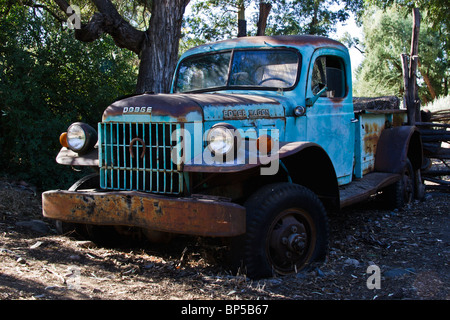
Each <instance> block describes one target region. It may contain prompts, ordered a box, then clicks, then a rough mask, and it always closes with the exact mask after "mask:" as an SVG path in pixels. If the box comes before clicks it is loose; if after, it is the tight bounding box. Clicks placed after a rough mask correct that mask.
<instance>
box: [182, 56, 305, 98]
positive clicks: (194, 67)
mask: <svg viewBox="0 0 450 320" xmlns="http://www.w3.org/2000/svg"><path fill="white" fill-rule="evenodd" d="M230 61H231V63H230ZM299 62H300V55H299V54H298V53H297V52H295V51H293V50H287V49H281V50H280V49H278V50H275V49H273V50H267V49H266V50H235V51H233V52H232V51H225V52H220V53H213V54H204V55H199V56H193V57H188V58H186V59H184V60H183V61H182V62H181V63H180V66H179V68H178V74H177V78H176V81H175V87H174V91H175V92H190V91H210V90H219V89H220V90H223V89H228V88H229V89H272V90H278V89H290V88H292V87H293V86H294V85H295V83H296V81H297V78H298V76H297V74H298V68H299V65H300V63H299Z"/></svg>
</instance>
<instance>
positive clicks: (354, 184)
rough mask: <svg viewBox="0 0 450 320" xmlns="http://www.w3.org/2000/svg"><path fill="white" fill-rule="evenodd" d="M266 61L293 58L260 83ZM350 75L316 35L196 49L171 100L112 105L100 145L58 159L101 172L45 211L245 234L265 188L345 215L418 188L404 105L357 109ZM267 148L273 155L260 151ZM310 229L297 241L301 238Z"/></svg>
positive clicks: (83, 221) (52, 195) (344, 57)
mask: <svg viewBox="0 0 450 320" xmlns="http://www.w3.org/2000/svg"><path fill="white" fill-rule="evenodd" d="M260 55H266V56H270V57H272V56H273V57H275V58H273V59H275V60H276V59H278V58H276V56H277V55H280V56H281V57H285V58H286V59H287V60H286V61H288V62H286V63H285V65H284V66H283V61H284V60H282V59H281V60H280V59H278V60H276V61H277V62H276V63H274V64H273V65H270V66H263V67H265V69H264V70H263V72H265V74H269V73H272V76H270V77H269V76H267V77H266V78H265V79H264V78H263V76H261V77H260V78H259V80H258V81H259V82H258V81H257V80H254V79H255V78H256V77H257V76H258V77H259V76H260V73H261V72H260V71H258V70H256V69H253V70H251V71H250V72H245V71H244V70H246V69H245V68H246V67H248V66H249V65H251V64H252V63H254V61H255V59H256V58H258V57H259V56H260ZM202 59H203V60H202ZM221 59H222V60H223V61H224V62H223V63H222V62H221V64H220V65H219V64H218V62H217V61H222V60H221ZM258 59H259V58H258ZM271 59H272V58H271ZM211 61H213V62H211ZM280 61H281V62H280ZM207 63H211V65H207ZM255 64H256V63H255ZM205 65H206V67H205ZM269 67H270V68H269ZM237 68H240V69H239V70H238V71H236V70H237ZM255 68H256V67H255ZM280 68H281V69H280ZM283 68H284V69H283ZM216 69H217V70H216ZM280 70H282V71H280ZM286 70H287V71H286ZM351 70H352V69H351V62H350V56H349V53H348V50H347V48H346V47H345V46H344V45H342V44H341V43H339V42H336V41H333V40H330V39H327V38H323V37H317V36H277V37H248V38H238V39H233V40H226V41H221V42H217V43H213V44H207V45H203V46H199V47H196V48H193V49H191V50H189V51H187V52H186V53H184V54H183V56H182V57H181V59H180V62H179V64H178V66H177V70H176V72H175V75H174V80H173V83H172V90H171V92H170V93H168V94H152V93H144V94H140V95H133V96H131V97H127V98H124V99H121V100H118V101H116V102H114V103H112V104H111V105H110V106H109V107H108V108H107V109H106V110H105V112H104V114H103V118H102V121H101V122H100V123H99V124H98V127H97V128H96V129H97V134H98V144H97V145H96V146H95V148H93V149H92V150H90V151H89V152H86V153H85V154H79V153H77V152H74V151H73V150H70V148H67V147H64V148H62V150H61V152H60V154H59V155H58V158H57V161H58V162H59V163H61V164H65V165H84V166H91V167H93V168H95V170H96V171H98V175H94V176H93V177H90V178H89V179H85V180H83V181H81V182H79V183H78V184H77V185H76V187H73V188H72V189H71V190H68V191H60V190H53V191H48V192H46V193H44V194H43V210H44V216H46V217H49V218H52V219H55V220H58V221H63V222H65V223H75V224H77V225H115V226H128V227H135V228H140V229H143V230H147V231H148V232H150V231H154V232H162V233H174V234H192V235H200V236H214V237H238V236H243V235H245V234H246V233H248V232H249V229H248V221H249V216H248V215H249V208H248V206H246V203H247V200H248V199H249V198H250V197H251V196H252V194H255V193H256V192H258V189H259V188H260V187H263V186H264V185H270V184H273V183H287V184H295V185H301V186H302V187H305V188H307V189H308V190H310V191H311V192H312V193H314V194H315V195H316V196H317V197H318V199H320V201H321V202H323V203H324V204H329V205H330V206H332V207H335V208H337V209H340V208H342V207H344V206H347V205H350V204H353V203H356V202H360V201H363V200H365V199H367V198H369V197H370V196H372V195H374V194H376V193H377V192H379V191H382V190H385V189H386V188H389V187H392V186H395V185H398V184H399V183H402V181H403V180H405V181H406V182H405V184H407V183H409V182H408V181H407V180H408V179H409V180H411V179H413V178H412V174H409V175H408V177H407V179H405V175H404V173H405V169H404V168H405V165H406V164H410V166H411V167H412V171H411V172H416V173H417V172H419V169H420V166H421V163H422V156H421V154H422V150H421V141H420V135H419V134H418V132H417V130H416V129H415V128H414V127H411V126H408V125H406V124H407V118H406V112H405V111H404V110H400V109H394V110H374V109H371V110H367V109H366V110H355V109H354V104H353V96H352V74H351V72H352V71H351ZM235 71H236V72H235ZM189 72H190V73H189ZM202 72H203V73H202ZM199 73H201V74H200V77H199ZM207 73H208V74H209V73H213V74H218V76H217V78H216V79H213V78H212V77H211V75H209V78H207V76H206V74H207ZM261 74H262V73H261ZM274 74H275V76H273V75H274ZM280 74H282V76H283V77H285V79H280V77H279V75H280ZM197 78H198V79H197ZM222 78H223V79H222ZM286 79H290V80H286ZM196 81H198V83H199V84H198V86H197V84H196ZM208 81H209V82H210V83H213V84H212V85H211V84H205V83H207V82H208ZM255 81H256V82H255ZM323 81H324V82H325V83H323ZM196 86H197V87H196ZM217 126H222V129H221V130H223V131H217V136H219V138H217V139H219V140H215V141H216V142H217V143H218V145H219V146H221V147H222V146H223V147H228V145H227V143H229V142H227V141H228V140H225V138H224V137H223V136H221V135H225V134H226V133H227V132H228V131H227V132H225V131H226V128H228V129H230V128H232V131H233V132H234V133H236V135H235V136H234V139H235V140H234V144H233V143H231V144H232V146H231V147H232V148H234V149H233V151H234V152H233V154H232V155H231V156H228V155H227V157H225V156H223V157H219V158H220V159H218V158H217V157H215V155H216V153H215V151H214V152H213V151H212V149H211V148H210V146H209V147H208V143H211V141H208V137H209V135H208V133H209V132H211V131H212V130H213V129H214V128H216V127H217ZM236 137H237V138H236ZM220 139H224V140H220ZM236 139H239V142H237V141H238V140H236ZM263 142H264V143H266V144H267V143H269V144H270V147H269V150H267V149H265V150H260V149H259V146H260V145H262V143H263ZM270 169H273V170H270ZM264 170H266V171H264ZM93 187H94V188H93ZM403 187H405V186H404V185H403ZM413 187H414V188H415V187H416V186H413ZM111 211H113V212H111ZM269 224H270V223H269ZM302 228H303V227H302ZM295 229H297V227H296V228H295ZM306 229H308V228H306ZM306 233H307V232H306V231H305V235H304V236H303V235H302V236H300V235H299V234H298V233H293V234H292V235H291V238H296V239H297V240H296V242H295V243H300V242H301V241H300V240H299V239H300V238H301V237H303V238H305V237H306ZM272 237H273V236H272ZM309 237H312V236H311V235H310V236H309ZM283 239H284V238H283ZM283 241H284V243H285V242H286V241H285V240H283ZM292 241H293V240H292ZM299 241H300V242H299ZM292 243H294V242H292ZM292 243H291V244H290V245H289V248H290V249H289V250H291V251H292V252H294V251H295V250H294V249H293V248H294V247H295V246H294V245H293V244H292ZM301 243H303V242H301ZM297 247H298V246H297ZM297 247H296V248H297ZM302 248H303V247H302ZM303 249H304V248H303ZM303 249H302V250H303ZM280 250H281V249H280ZM283 250H284V249H283ZM293 250H294V251H293ZM296 250H297V251H295V252H297V253H298V252H299V250H298V249H296ZM302 252H303V251H302ZM287 253H289V252H287ZM287 253H286V254H287ZM268 260H270V261H272V260H271V259H269V258H268ZM273 264H275V265H277V262H274V263H273ZM303 264H305V263H303ZM275 269H276V268H275ZM280 270H281V271H280V273H289V272H287V271H286V272H284V271H283V270H284V269H283V268H282V267H280ZM295 270H297V269H296V268H295ZM291 271H292V270H291Z"/></svg>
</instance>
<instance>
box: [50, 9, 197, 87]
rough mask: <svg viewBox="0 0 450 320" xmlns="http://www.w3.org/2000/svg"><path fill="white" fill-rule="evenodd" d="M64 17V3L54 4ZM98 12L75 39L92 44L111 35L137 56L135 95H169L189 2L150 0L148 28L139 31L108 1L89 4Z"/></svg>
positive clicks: (77, 32) (65, 10)
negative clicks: (137, 69)
mask: <svg viewBox="0 0 450 320" xmlns="http://www.w3.org/2000/svg"><path fill="white" fill-rule="evenodd" d="M53 1H54V2H55V3H56V4H57V5H58V7H59V8H60V9H61V10H62V11H63V12H64V13H65V14H66V15H67V16H70V14H68V12H67V9H68V7H69V3H68V2H67V0H53ZM91 1H92V2H93V3H94V5H95V6H96V8H97V10H98V11H99V12H96V13H95V14H94V15H93V16H92V18H91V20H90V21H89V23H87V24H82V25H81V28H80V29H78V30H75V38H76V39H78V40H80V41H83V42H91V41H95V40H97V39H99V38H100V36H101V35H102V34H103V33H107V34H109V35H111V37H112V38H113V39H114V42H115V43H116V45H117V46H118V47H121V48H127V49H129V50H131V51H133V52H135V53H136V54H138V55H139V58H140V60H141V61H140V65H139V76H138V81H137V85H136V93H143V92H154V93H161V92H169V90H170V86H171V80H172V77H173V73H174V70H175V67H176V63H177V60H178V43H179V40H180V37H181V23H182V20H183V15H184V11H185V9H186V6H187V5H188V3H189V0H153V1H152V8H151V18H150V23H149V28H148V30H146V31H140V30H137V29H135V28H134V27H133V26H131V25H130V23H128V22H127V21H126V20H125V19H124V18H123V17H122V16H121V15H120V14H119V13H118V11H117V9H116V7H115V6H114V5H113V3H112V2H111V0H91Z"/></svg>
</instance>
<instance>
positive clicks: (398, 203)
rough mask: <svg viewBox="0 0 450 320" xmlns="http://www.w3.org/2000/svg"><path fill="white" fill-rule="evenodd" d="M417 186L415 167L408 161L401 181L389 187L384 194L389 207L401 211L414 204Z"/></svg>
mask: <svg viewBox="0 0 450 320" xmlns="http://www.w3.org/2000/svg"><path fill="white" fill-rule="evenodd" d="M415 185H416V183H415V175H414V170H413V166H412V164H411V162H410V161H409V160H406V164H405V166H404V168H403V171H402V173H401V178H400V180H399V181H397V182H396V183H394V184H393V185H391V186H389V187H387V188H386V189H385V190H384V192H383V193H384V194H385V198H386V201H387V204H388V206H389V207H391V208H394V209H401V208H403V207H404V206H406V205H408V204H410V203H412V201H413V200H414V197H415V196H414V194H415Z"/></svg>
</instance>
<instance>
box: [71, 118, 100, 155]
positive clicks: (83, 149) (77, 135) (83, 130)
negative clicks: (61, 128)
mask: <svg viewBox="0 0 450 320" xmlns="http://www.w3.org/2000/svg"><path fill="white" fill-rule="evenodd" d="M96 142H97V132H96V131H95V129H94V128H92V127H91V126H90V125H88V124H86V123H82V122H76V123H73V124H72V125H70V127H69V128H68V129H67V145H68V146H69V149H71V150H72V151H75V152H77V153H79V154H84V153H87V152H89V151H90V150H91V149H92V148H93V147H94V145H95V143H96Z"/></svg>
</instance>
